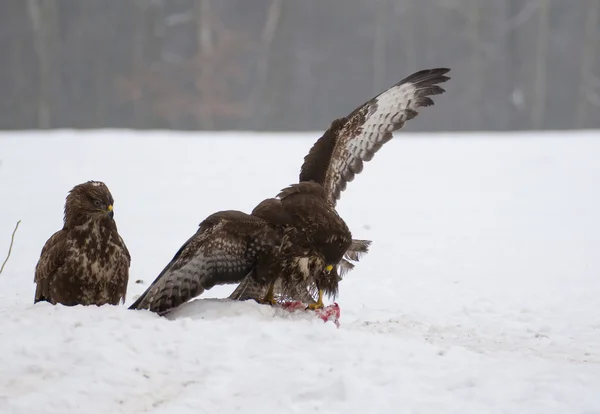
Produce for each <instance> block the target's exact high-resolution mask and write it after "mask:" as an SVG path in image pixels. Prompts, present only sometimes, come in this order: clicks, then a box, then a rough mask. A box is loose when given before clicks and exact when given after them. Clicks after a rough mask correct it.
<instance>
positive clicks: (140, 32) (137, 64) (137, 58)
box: [131, 1, 148, 128]
mask: <svg viewBox="0 0 600 414" xmlns="http://www.w3.org/2000/svg"><path fill="white" fill-rule="evenodd" d="M133 7H134V12H133V18H134V20H133V22H132V25H133V29H132V30H133V41H132V43H133V44H132V46H133V47H132V53H131V76H132V78H133V79H135V77H137V76H138V74H140V73H141V72H142V70H143V68H144V63H145V60H144V56H145V55H144V50H145V47H144V46H145V39H146V37H145V34H146V13H147V11H148V6H147V3H146V2H145V1H134V2H133ZM136 87H137V88H139V86H136ZM143 94H144V92H143V91H141V90H139V91H138V90H136V91H134V96H133V97H132V98H133V101H132V102H133V111H132V112H133V125H132V126H133V127H134V128H145V127H147V125H146V122H145V112H144V108H143V99H142V97H143Z"/></svg>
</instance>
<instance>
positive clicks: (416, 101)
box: [300, 68, 450, 206]
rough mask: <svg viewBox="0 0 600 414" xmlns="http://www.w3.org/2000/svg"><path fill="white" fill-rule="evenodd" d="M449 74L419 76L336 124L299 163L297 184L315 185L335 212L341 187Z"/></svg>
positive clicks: (439, 71)
mask: <svg viewBox="0 0 600 414" xmlns="http://www.w3.org/2000/svg"><path fill="white" fill-rule="evenodd" d="M449 71H450V69H446V68H438V69H428V70H422V71H419V72H416V73H413V74H412V75H410V76H408V77H406V78H404V79H402V80H401V81H400V82H398V83H397V84H395V85H394V86H392V87H391V88H389V89H388V90H386V91H384V92H383V93H381V94H379V95H378V96H376V97H374V98H373V99H371V100H370V101H368V102H366V103H365V104H363V105H361V106H359V107H358V108H356V109H355V110H354V111H353V112H352V113H351V114H350V115H348V116H347V117H345V118H340V119H336V120H335V121H333V122H332V124H331V126H330V127H329V129H328V130H327V131H325V133H324V134H323V136H322V137H321V138H319V139H318V140H317V142H316V143H315V144H314V145H313V147H312V148H311V150H310V151H309V153H308V154H307V155H306V157H305V158H304V164H303V165H302V168H301V171H300V181H316V182H318V183H319V184H321V185H322V186H323V187H324V188H325V190H326V191H327V196H328V200H329V201H330V203H331V204H332V205H334V206H335V204H336V202H337V200H339V198H340V195H341V193H342V192H343V191H344V190H345V189H346V186H347V183H349V182H351V181H352V180H354V177H355V176H356V175H357V174H360V173H361V172H362V171H363V168H364V163H365V162H368V161H371V160H372V159H373V157H374V155H375V153H376V152H377V151H379V150H380V149H381V147H382V146H383V145H384V144H385V143H386V142H388V141H389V140H390V139H392V134H393V132H394V131H397V130H399V129H401V128H402V127H403V126H404V124H405V123H406V122H407V121H409V120H411V119H413V118H414V117H416V116H417V115H418V112H417V109H418V108H420V107H426V106H431V105H433V100H432V99H431V98H430V96H433V95H439V94H442V93H444V92H445V90H444V89H443V88H441V87H440V86H438V85H437V84H438V83H443V82H446V81H447V80H448V79H450V78H449V77H447V76H445V74H446V73H448V72H449Z"/></svg>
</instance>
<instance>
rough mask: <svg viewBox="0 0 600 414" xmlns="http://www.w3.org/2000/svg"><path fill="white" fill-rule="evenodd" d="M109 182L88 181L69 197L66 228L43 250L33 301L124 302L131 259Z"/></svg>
mask: <svg viewBox="0 0 600 414" xmlns="http://www.w3.org/2000/svg"><path fill="white" fill-rule="evenodd" d="M113 203H114V200H113V197H112V195H111V193H110V191H109V190H108V187H107V186H106V184H104V183H102V182H100V181H88V182H86V183H83V184H79V185H76V186H75V187H74V188H73V189H72V190H71V191H70V192H69V194H68V195H67V199H66V202H65V213H64V224H63V228H62V229H61V230H59V231H57V232H56V233H54V234H53V235H52V236H51V237H50V238H49V239H48V240H47V241H46V243H45V245H44V247H43V248H42V252H41V255H40V259H39V261H38V263H37V265H36V268H35V278H34V281H35V283H36V289H35V297H34V303H37V302H40V301H46V302H50V303H52V304H53V305H55V304H57V303H60V304H63V305H66V306H74V305H104V304H110V305H117V304H118V303H119V302H120V301H121V302H125V295H126V293H127V282H128V280H129V264H130V262H131V257H130V255H129V251H128V250H127V247H126V246H125V242H124V241H123V239H122V238H121V236H120V235H119V232H118V231H117V224H116V223H115V220H114V218H113V217H114V211H113Z"/></svg>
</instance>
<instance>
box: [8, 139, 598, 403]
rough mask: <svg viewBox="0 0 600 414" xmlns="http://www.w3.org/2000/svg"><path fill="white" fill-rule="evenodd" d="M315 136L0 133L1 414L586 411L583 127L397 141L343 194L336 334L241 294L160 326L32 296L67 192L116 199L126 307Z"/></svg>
mask: <svg viewBox="0 0 600 414" xmlns="http://www.w3.org/2000/svg"><path fill="white" fill-rule="evenodd" d="M317 137H318V133H314V134H270V135H268V134H198V133H168V132H160V131H157V132H131V131H101V132H73V131H56V132H51V133H35V132H24V133H1V134H0V163H1V164H0V213H1V214H0V262H1V261H3V260H4V257H5V255H6V252H7V250H8V246H9V242H10V235H11V232H12V230H13V227H14V225H15V223H16V221H17V220H22V223H21V226H20V227H19V230H18V232H17V234H16V239H15V243H14V247H13V252H12V256H11V258H10V260H9V261H8V263H7V265H6V268H5V270H4V272H3V273H2V274H1V275H0V413H2V414H36V413H44V414H53V413H57V414H59V413H60V414H71V413H72V414H76V413H77V414H81V413H87V414H95V413H98V414H100V413H107V414H109V413H111V414H112V413H127V414H134V413H154V414H159V413H169V414H179V413H211V414H212V413H230V412H238V411H239V412H247V413H259V412H269V413H304V414H305V413H309V412H324V413H361V414H364V413H394V414H395V413H544V414H547V413H587V414H590V413H600V184H599V183H600V132H599V131H588V132H581V133H568V132H559V133H551V134H550V133H549V134H522V135H517V134H515V135H508V134H488V135H483V134H481V135H479V134H456V135H434V136H429V135H411V134H397V136H396V138H395V139H394V140H392V141H391V142H390V143H389V144H387V145H386V146H385V147H384V148H383V149H382V150H381V151H380V152H379V153H378V154H377V155H376V156H375V159H374V160H373V161H372V162H370V163H368V164H366V165H365V170H364V172H363V173H362V174H361V175H359V176H357V178H356V179H355V180H354V182H352V183H350V185H349V188H348V190H347V191H346V192H345V193H344V194H343V196H342V199H341V202H340V203H339V205H338V210H339V212H340V214H341V215H342V217H344V218H345V219H346V221H347V222H348V224H349V225H350V227H351V229H352V230H353V233H354V237H356V238H366V239H371V240H373V241H374V243H373V246H372V248H371V252H370V253H369V255H367V256H366V257H365V258H364V259H363V260H362V261H361V262H360V263H359V264H358V266H357V268H356V269H355V270H354V271H353V272H351V273H350V274H349V275H348V276H347V277H346V279H345V280H344V281H343V282H342V284H341V294H340V296H339V298H338V299H337V302H338V303H339V304H340V307H341V311H342V314H341V320H340V322H341V327H340V328H339V329H337V328H336V327H335V325H334V324H333V323H323V322H322V321H320V320H317V319H305V318H304V319H303V318H293V317H291V316H290V315H287V316H286V315H283V314H281V313H276V312H275V311H274V310H273V309H271V308H269V307H266V306H260V305H257V304H255V303H248V302H245V303H233V304H232V303H226V302H223V301H214V300H204V301H198V302H195V303H191V304H188V305H186V307H185V309H182V310H181V311H180V312H179V315H177V317H175V318H172V319H166V318H160V317H158V316H156V315H154V314H151V313H149V312H145V311H129V310H127V308H126V306H120V307H110V306H106V307H102V308H96V307H94V308H92V307H87V308H85V307H74V308H67V307H62V306H55V307H53V306H50V305H48V304H46V303H41V304H36V305H35V306H34V305H33V304H32V301H33V293H34V284H33V272H34V267H35V264H36V261H37V259H38V257H39V253H40V249H41V247H42V246H43V244H44V242H45V241H46V239H47V238H48V237H49V236H50V235H51V234H52V233H53V232H54V231H56V230H58V229H59V228H60V227H61V225H62V209H63V205H64V199H65V196H66V195H67V192H68V191H69V190H70V189H71V188H72V187H73V186H74V185H76V184H78V183H81V182H84V181H87V180H90V179H94V180H102V181H104V182H106V184H107V185H108V186H109V188H110V189H111V191H112V193H113V196H114V198H115V212H116V213H115V219H116V220H117V224H118V226H119V230H120V232H121V235H122V236H123V238H124V239H125V241H126V243H127V245H128V247H129V250H130V252H131V254H132V265H131V275H130V284H129V292H128V297H127V302H126V305H129V304H130V303H132V302H133V300H135V298H136V297H137V295H139V294H140V293H141V292H142V291H143V290H144V289H145V288H146V287H147V285H148V284H149V283H150V282H151V281H152V280H153V279H154V278H155V276H156V275H157V274H158V273H159V271H160V270H161V269H162V268H163V267H164V265H165V264H166V263H167V262H168V261H169V260H170V259H171V257H172V256H173V254H174V253H175V252H176V251H177V249H178V248H179V247H180V246H181V244H182V243H183V242H184V241H185V240H186V239H187V238H188V237H189V236H190V235H191V234H193V232H194V231H195V230H196V227H197V225H198V224H199V222H200V221H201V220H202V219H203V218H205V217H206V216H207V215H209V214H211V213H213V212H215V211H217V210H222V209H240V210H244V211H250V210H251V209H252V208H253V207H254V206H255V205H256V204H257V203H258V202H259V201H261V200H262V199H264V198H265V197H271V196H274V195H275V194H276V193H277V192H278V190H279V189H281V188H282V187H284V186H286V185H288V184H290V183H292V182H295V181H296V180H297V173H298V170H299V167H300V165H301V163H302V159H303V157H304V155H305V154H306V152H307V151H308V149H309V148H310V146H311V145H312V143H313V141H314V140H315V139H316V138H317ZM137 280H142V281H143V283H141V284H138V283H136V281H137ZM232 289H233V288H232V287H219V288H215V289H213V290H212V291H210V292H208V294H207V295H206V296H205V297H206V298H211V297H212V298H214V297H223V296H225V295H227V294H228V293H229V292H230V291H231V290H232Z"/></svg>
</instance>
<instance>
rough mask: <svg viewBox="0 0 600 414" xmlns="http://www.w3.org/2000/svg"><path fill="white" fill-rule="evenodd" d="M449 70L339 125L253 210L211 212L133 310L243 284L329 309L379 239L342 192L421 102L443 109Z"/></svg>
mask: <svg viewBox="0 0 600 414" xmlns="http://www.w3.org/2000/svg"><path fill="white" fill-rule="evenodd" d="M448 71H449V69H431V70H423V71H420V72H417V73H414V74H412V75H410V76H409V77H407V78H405V79H403V80H401V81H400V82H398V83H397V84H396V85H394V86H392V87H391V88H390V89H388V90H386V91H385V92H383V93H381V94H380V95H378V96H376V97H375V98H373V99H371V100H370V101H368V102H366V103H365V104H363V105H361V106H360V107H358V108H357V109H356V110H354V111H353V112H352V113H351V114H350V115H348V116H347V117H344V118H340V119H336V120H335V121H333V122H332V124H331V126H330V128H329V129H328V130H327V131H326V132H325V133H324V134H323V136H322V137H321V138H319V139H318V140H317V142H316V143H315V144H314V146H313V147H312V149H311V150H310V152H309V153H308V155H307V156H306V157H305V159H304V164H303V165H302V168H301V172H300V179H299V183H297V184H293V185H291V186H289V187H288V188H286V189H284V190H282V191H281V192H280V194H279V195H278V196H277V198H272V199H267V200H264V201H263V202H261V203H260V204H259V205H258V206H257V207H256V208H255V209H254V210H253V211H252V213H251V214H246V213H243V212H239V211H224V212H219V213H215V214H213V215H211V216H210V217H208V218H207V219H206V220H204V221H203V222H202V223H201V224H200V226H199V229H198V231H197V232H196V234H195V235H194V236H192V237H191V238H190V239H189V240H188V241H187V242H186V243H185V244H184V245H183V246H182V247H181V248H180V250H179V251H178V252H177V254H176V255H175V257H174V258H173V259H172V260H171V262H170V263H169V264H168V265H167V266H166V267H165V269H164V270H163V271H162V272H161V273H160V274H159V276H158V277H157V278H156V279H155V280H154V282H153V283H152V284H151V285H150V286H149V287H148V289H147V290H146V291H145V292H144V293H143V294H142V296H140V298H138V300H137V301H136V302H135V303H134V304H133V305H131V307H130V309H149V310H151V311H154V312H158V313H160V314H164V313H166V312H168V311H169V310H171V309H173V308H175V307H177V306H179V305H180V304H182V303H185V302H187V301H188V300H190V299H192V298H194V297H195V296H198V295H199V294H201V293H202V292H203V291H204V290H206V289H210V288H212V287H213V286H215V285H221V284H233V283H240V282H242V284H241V285H240V286H238V288H237V289H236V291H234V293H233V294H232V296H231V297H232V298H235V299H241V298H246V297H253V295H254V298H256V299H258V300H259V301H260V302H263V303H273V302H274V298H273V295H274V291H275V289H276V288H277V289H279V290H280V291H281V292H282V293H284V294H285V295H288V296H292V297H294V296H295V297H298V296H301V297H306V296H307V295H309V296H311V295H310V291H316V292H317V293H318V299H317V301H316V302H315V301H313V303H312V304H311V307H313V308H319V307H322V306H323V301H322V299H323V295H324V294H327V295H330V296H331V295H335V294H336V293H337V290H338V282H339V280H340V277H341V273H342V272H341V271H343V270H344V269H345V268H348V267H351V266H352V265H351V264H350V262H349V260H354V261H356V260H358V255H359V254H360V253H362V252H365V251H366V249H367V248H368V245H369V243H370V242H369V241H365V240H353V239H352V235H351V232H350V230H349V229H348V227H347V226H346V224H345V222H344V221H343V220H342V218H341V217H339V215H338V214H337V212H336V211H335V205H336V202H337V200H338V199H339V198H340V194H341V192H342V191H344V189H345V188H346V185H347V183H348V182H350V181H352V180H353V179H354V176H355V175H356V174H359V173H360V172H361V171H362V169H363V163H364V162H367V161H370V160H371V159H372V158H373V156H374V154H375V153H376V152H377V151H378V150H379V149H380V148H381V146H382V145H383V144H384V143H386V142H387V141H389V140H390V139H391V138H392V133H393V132H394V131H396V130H398V129H400V128H402V127H403V126H404V124H405V122H406V121H407V120H409V119H412V118H414V117H415V116H417V109H418V108H419V107H424V106H430V105H433V101H432V100H431V98H430V97H429V96H431V95H438V94H441V93H443V92H444V89H442V88H441V87H440V86H438V85H437V84H439V83H442V82H445V81H447V80H448V79H449V78H448V77H447V76H445V74H446V73H447V72H448ZM338 270H339V271H340V272H338ZM265 291H266V293H264V292H265ZM247 292H252V293H251V294H248V293H247ZM257 292H261V294H263V295H264V296H262V297H258V296H256V295H257Z"/></svg>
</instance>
